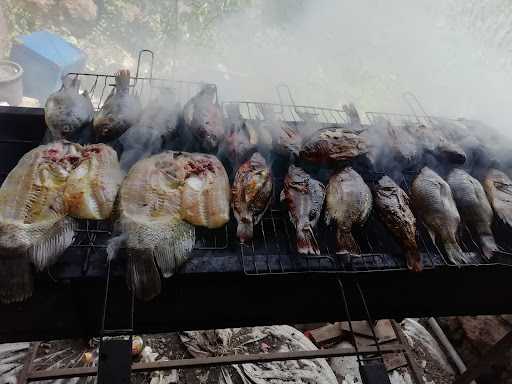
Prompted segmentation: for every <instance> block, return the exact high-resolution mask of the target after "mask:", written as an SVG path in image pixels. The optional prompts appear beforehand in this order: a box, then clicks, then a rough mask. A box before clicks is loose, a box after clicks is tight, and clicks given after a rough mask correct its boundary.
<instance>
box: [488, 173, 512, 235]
mask: <svg viewBox="0 0 512 384" xmlns="http://www.w3.org/2000/svg"><path fill="white" fill-rule="evenodd" d="M484 189H485V192H486V194H487V198H488V199H489V202H490V203H491V206H492V209H493V210H494V213H495V214H496V216H498V217H499V219H500V220H501V221H502V222H503V223H505V224H506V225H508V226H509V227H512V180H510V178H509V177H508V176H507V175H506V174H505V173H504V172H502V171H500V170H498V169H490V170H489V171H488V172H487V175H486V176H485V180H484Z"/></svg>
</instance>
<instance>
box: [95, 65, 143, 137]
mask: <svg viewBox="0 0 512 384" xmlns="http://www.w3.org/2000/svg"><path fill="white" fill-rule="evenodd" d="M141 111H142V106H141V103H140V100H139V98H138V97H137V96H134V95H130V71H128V70H120V71H119V72H118V73H116V85H115V87H114V88H113V89H112V92H111V93H110V95H109V96H108V98H107V100H105V103H104V104H103V106H102V107H101V109H100V110H99V112H98V114H97V115H96V116H95V117H94V121H93V131H94V135H95V138H96V141H97V142H103V143H105V142H110V141H113V140H115V139H117V138H118V137H119V136H121V135H122V134H123V133H124V132H125V131H126V130H128V129H129V128H130V127H131V126H133V125H134V124H136V123H137V122H138V121H139V118H140V115H141Z"/></svg>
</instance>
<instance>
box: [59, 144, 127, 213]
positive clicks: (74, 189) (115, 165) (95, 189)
mask: <svg viewBox="0 0 512 384" xmlns="http://www.w3.org/2000/svg"><path fill="white" fill-rule="evenodd" d="M122 179H123V173H122V171H121V168H120V165H119V161H118V159H117V153H116V152H115V151H114V150H113V149H112V148H111V147H109V146H108V145H105V144H92V145H87V146H85V147H84V148H83V149H82V151H81V160H80V162H79V164H78V166H77V167H76V168H75V169H74V170H73V171H72V172H71V174H70V176H69V178H68V180H67V182H66V187H65V190H64V203H65V204H66V208H67V212H68V214H69V215H70V216H72V217H75V218H79V219H90V220H105V219H108V218H109V217H110V215H111V214H112V209H113V207H114V202H115V199H116V196H117V192H118V190H119V187H120V185H121V181H122Z"/></svg>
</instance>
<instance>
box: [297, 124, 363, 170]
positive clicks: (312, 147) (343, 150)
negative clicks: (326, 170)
mask: <svg viewBox="0 0 512 384" xmlns="http://www.w3.org/2000/svg"><path fill="white" fill-rule="evenodd" d="M362 132H363V131H354V130H347V129H344V128H342V127H328V128H322V129H319V130H318V131H316V132H315V133H313V134H312V135H310V136H309V137H307V138H305V139H304V140H303V142H302V149H301V151H300V157H301V159H304V160H308V161H310V162H313V163H316V164H323V163H329V162H338V161H346V160H351V159H354V158H356V157H358V156H360V155H363V154H365V153H367V152H368V145H367V142H366V139H365V137H364V136H363V135H362V134H361V133H362Z"/></svg>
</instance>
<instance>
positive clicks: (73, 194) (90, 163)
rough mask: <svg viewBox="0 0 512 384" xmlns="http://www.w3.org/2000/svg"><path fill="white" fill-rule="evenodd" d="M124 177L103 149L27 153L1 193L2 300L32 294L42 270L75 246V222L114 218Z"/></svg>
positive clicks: (66, 145) (53, 147) (68, 146)
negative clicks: (35, 271)
mask: <svg viewBox="0 0 512 384" xmlns="http://www.w3.org/2000/svg"><path fill="white" fill-rule="evenodd" d="M121 180H122V173H121V170H120V168H119V163H118V161H117V154H116V153H115V151H114V150H113V149H112V148H110V147H109V146H106V145H104V144H95V145H87V146H81V145H78V144H73V143H70V142H55V143H52V144H48V145H42V146H39V147H38V148H35V149H33V150H31V151H30V152H28V153H26V154H25V155H24V156H23V157H22V158H21V160H20V161H19V163H18V164H17V165H16V167H15V168H14V169H13V170H12V171H11V172H10V173H9V175H8V176H7V178H6V179H5V181H4V182H3V184H2V187H1V188H0V252H1V257H0V275H1V276H0V300H1V301H5V302H9V301H20V300H23V299H25V298H26V297H29V296H30V295H31V292H32V277H31V269H30V264H31V263H33V264H34V265H35V266H36V268H37V269H39V270H41V269H43V268H45V267H47V266H48V265H50V264H52V263H53V262H55V261H56V259H57V258H58V256H59V255H60V254H62V252H63V251H64V250H65V249H66V248H67V247H69V246H70V245H71V243H72V241H73V238H74V231H75V228H76V225H75V221H74V218H83V219H96V220H101V219H106V218H108V217H110V215H111V212H112V208H113V205H114V201H115V198H116V195H117V191H118V188H119V185H120V183H121Z"/></svg>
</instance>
